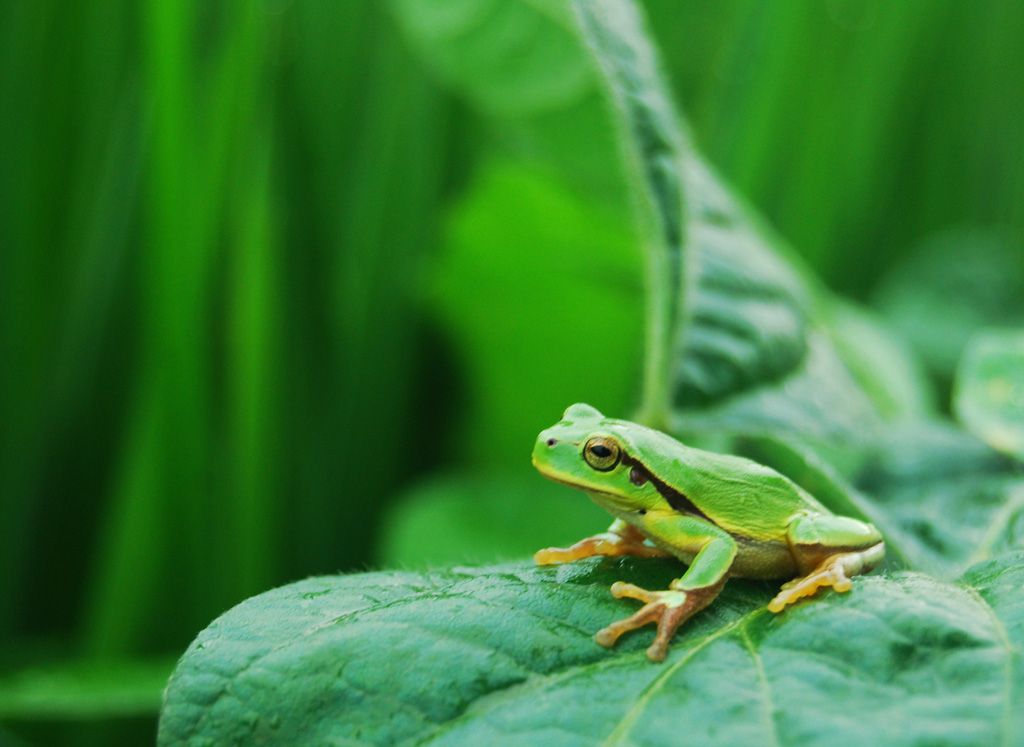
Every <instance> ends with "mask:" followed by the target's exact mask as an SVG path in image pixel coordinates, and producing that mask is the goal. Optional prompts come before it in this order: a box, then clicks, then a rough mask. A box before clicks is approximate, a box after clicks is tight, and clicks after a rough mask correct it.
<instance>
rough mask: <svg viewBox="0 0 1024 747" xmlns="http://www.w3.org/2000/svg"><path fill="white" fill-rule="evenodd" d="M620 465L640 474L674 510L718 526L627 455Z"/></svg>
mask: <svg viewBox="0 0 1024 747" xmlns="http://www.w3.org/2000/svg"><path fill="white" fill-rule="evenodd" d="M622 463H623V464H624V465H626V466H627V467H630V468H631V469H635V470H638V471H639V472H641V473H642V474H643V476H644V477H646V478H647V479H648V480H649V481H650V483H651V485H653V486H654V489H655V490H657V491H658V493H659V494H660V495H661V497H662V498H664V499H665V502H666V503H668V505H669V506H671V507H672V508H673V509H674V510H676V511H678V512H679V513H681V514H687V515H689V516H696V517H697V518H698V519H703V520H704V521H706V522H707V523H708V524H713V525H714V526H716V527H717V526H718V524H716V523H715V522H714V521H712V520H711V518H710V517H709V516H708V515H707V514H706V513H704V512H703V511H701V510H700V509H699V508H697V505H696V504H695V503H694V502H693V501H691V500H690V499H689V498H687V497H686V496H685V495H683V494H682V493H680V492H679V491H678V490H676V489H675V488H673V487H671V486H670V485H668V484H667V483H665V482H664V481H662V480H660V479H659V478H657V477H655V476H654V474H652V473H651V471H650V470H649V469H647V467H645V466H644V465H643V463H642V462H640V461H639V460H637V459H634V458H633V457H631V456H630V455H629V454H625V453H623V455H622Z"/></svg>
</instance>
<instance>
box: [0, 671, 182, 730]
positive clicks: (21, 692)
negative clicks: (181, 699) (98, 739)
mask: <svg viewBox="0 0 1024 747" xmlns="http://www.w3.org/2000/svg"><path fill="white" fill-rule="evenodd" d="M174 664H175V660H174V659H170V658H164V659H138V660H114V661H69V662H65V663H62V664H60V665H56V666H40V667H32V668H28V669H24V670H22V671H20V672H16V673H13V674H7V675H4V676H3V677H0V721H8V722H14V721H59V720H71V721H87V720H98V719H110V718H123V717H128V716H142V715H150V714H155V713H156V712H157V711H158V710H159V708H160V701H161V696H162V694H163V690H164V687H165V686H166V685H167V679H168V678H169V677H170V674H171V672H172V671H173V669H174Z"/></svg>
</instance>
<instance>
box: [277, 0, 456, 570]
mask: <svg viewBox="0 0 1024 747" xmlns="http://www.w3.org/2000/svg"><path fill="white" fill-rule="evenodd" d="M334 7H335V6H333V5H330V4H328V5H319V4H312V5H310V6H308V7H306V8H303V9H302V13H301V14H300V15H301V16H306V14H308V15H309V17H308V18H303V21H304V22H306V23H312V22H314V21H315V20H322V22H323V23H325V24H329V27H330V28H338V31H339V33H341V34H349V33H353V32H352V31H351V30H349V29H345V28H344V27H343V26H341V28H339V26H340V25H341V24H342V23H343V22H344V21H346V20H352V21H353V22H355V23H359V24H361V27H362V29H363V33H362V34H361V36H360V35H357V37H356V38H358V39H359V43H360V46H361V47H362V51H363V56H362V58H361V61H360V65H361V67H360V68H359V69H360V71H361V73H360V75H356V76H352V75H351V73H352V71H351V70H349V71H344V72H346V73H348V77H345V76H342V75H341V73H340V72H335V73H331V74H329V75H328V76H327V77H326V78H324V79H323V80H321V79H320V78H319V72H318V71H319V70H321V69H328V70H333V69H334V65H335V62H334V49H335V48H336V45H337V41H336V38H335V37H334V36H322V35H321V32H319V31H318V32H317V33H314V34H313V35H312V40H313V41H314V42H315V45H314V46H312V47H311V48H304V49H302V50H301V55H300V56H299V58H298V62H299V64H300V65H301V66H302V67H301V68H300V69H301V70H302V71H303V72H304V73H305V75H304V77H303V84H304V85H305V86H309V87H310V88H308V89H306V91H305V92H306V93H307V96H306V98H305V99H304V100H303V101H302V102H301V106H302V110H301V119H300V121H299V124H301V125H302V135H303V136H304V137H307V138H309V143H308V146H309V148H310V149H311V152H313V153H315V154H316V157H315V158H314V159H311V160H310V162H309V163H308V164H307V165H306V166H307V167H306V168H303V164H302V163H293V164H289V165H288V166H287V168H289V169H290V170H292V174H293V178H295V179H296V184H295V194H298V195H302V194H305V190H306V189H308V188H309V185H310V184H313V185H315V187H316V191H315V193H314V195H313V196H314V198H315V199H317V200H321V201H322V202H320V203H319V204H314V205H312V206H308V205H303V209H304V210H307V211H315V212H312V215H311V221H310V222H311V223H314V225H315V227H316V231H315V232H314V233H312V235H306V236H297V237H290V238H291V240H292V241H296V242H297V250H299V249H301V251H302V252H317V253H318V255H319V258H320V261H321V264H320V268H321V269H320V270H318V271H317V272H318V276H317V277H315V278H309V279H308V280H309V282H311V283H312V287H315V288H318V289H319V290H320V291H321V293H322V296H320V297H318V298H317V299H315V302H322V303H323V305H322V306H321V307H316V306H311V305H310V303H311V301H313V300H312V299H309V298H308V294H307V293H305V292H302V291H300V293H301V295H299V296H298V297H296V298H295V299H294V303H295V306H296V313H299V314H308V315H311V316H312V317H313V319H314V320H315V321H314V323H313V324H311V325H308V326H307V330H310V331H312V332H314V333H315V332H316V331H317V330H318V325H320V324H326V328H325V329H324V330H323V335H324V336H323V337H318V336H316V334H313V335H311V337H310V339H308V340H307V341H306V345H305V352H304V354H303V355H304V356H305V358H304V359H302V360H300V361H297V362H296V363H293V364H292V366H293V370H295V369H297V371H295V373H296V375H297V376H298V377H299V379H300V380H302V381H303V382H304V385H303V386H302V388H301V390H299V391H296V392H295V395H294V397H295V400H296V402H297V403H300V407H301V409H298V410H297V413H296V414H300V413H301V414H302V415H303V417H302V419H300V420H298V421H297V422H295V427H296V432H295V437H296V438H297V439H298V442H300V443H301V444H302V446H301V457H300V459H301V463H300V475H299V479H300V480H301V482H302V484H303V489H304V491H305V493H306V495H307V496H308V500H306V501H304V502H303V503H301V504H298V505H294V506H293V507H292V508H293V510H292V511H291V513H290V516H289V518H288V520H289V522H290V523H291V530H290V534H291V536H290V538H289V541H290V550H291V552H292V553H293V558H294V560H293V562H294V563H295V564H296V566H297V567H299V568H316V567H319V568H324V567H332V568H338V567H343V568H349V567H352V566H353V565H355V564H358V563H360V562H362V560H363V559H364V558H365V557H366V555H367V553H368V552H369V549H370V542H371V536H372V535H371V533H370V532H368V531H367V530H368V529H370V528H372V527H373V526H374V525H375V524H376V522H377V521H378V517H379V505H378V504H379V501H380V500H382V499H383V496H387V495H388V493H389V492H390V491H391V490H392V489H393V488H394V487H395V486H396V485H397V484H398V483H399V482H400V481H401V479H402V476H403V475H404V474H407V473H408V471H409V470H410V469H411V468H412V467H413V463H414V461H415V460H414V459H410V458H409V454H408V452H407V450H406V448H405V447H406V444H407V442H408V441H407V439H408V438H409V429H410V428H411V426H412V418H411V417H410V415H411V411H410V403H411V399H410V398H411V396H412V391H413V388H414V386H416V384H417V381H418V377H415V376H412V375H411V372H412V371H414V370H415V367H416V365H417V361H418V358H417V354H418V351H417V349H416V345H415V336H414V335H415V325H416V324H417V315H418V308H417V300H418V299H417V292H418V289H419V283H418V277H419V273H420V271H421V269H422V267H423V257H424V256H426V254H428V253H429V252H430V251H431V249H432V245H433V243H434V242H435V240H436V238H435V237H436V229H437V224H438V217H437V216H438V199H439V193H440V190H441V187H442V184H443V180H444V168H443V165H442V157H443V154H444V152H445V145H446V144H445V138H446V136H447V108H448V107H447V104H446V103H445V102H444V101H443V100H442V99H441V98H440V97H439V96H438V94H437V92H436V91H435V90H434V89H433V87H432V86H430V85H429V83H428V82H427V80H426V78H425V76H424V75H423V74H422V72H421V71H420V70H418V69H417V68H416V66H415V65H413V64H412V63H411V62H410V60H409V58H408V53H407V52H406V51H405V49H404V46H403V44H402V42H401V40H400V39H399V38H398V36H397V34H396V32H395V30H394V29H393V28H392V26H391V24H390V20H389V18H388V17H387V16H386V15H384V9H383V8H382V7H380V6H379V5H377V4H370V5H368V6H365V7H363V9H362V12H359V11H360V9H359V7H358V6H346V7H345V8H344V9H341V10H340V11H339V12H334V10H333V8H334ZM325 8H331V9H332V12H331V13H327V12H326V10H325ZM321 45H322V46H321ZM313 83H316V84H317V85H316V86H313V85H312V84H313ZM328 85H330V86H331V87H330V88H328V87H327V86H328ZM333 86H338V87H340V91H339V90H335V89H334V88H333ZM339 122H345V123H346V126H344V127H342V128H339V126H338V123H339ZM325 198H329V199H325ZM296 271H297V272H299V273H301V272H303V271H304V268H298V267H297V268H296ZM300 277H301V275H300ZM321 314H322V315H323V316H322V317H321V316H320V315H321ZM356 443H367V444H373V446H372V448H369V449H360V448H355V444H356ZM359 475H372V476H373V484H374V488H373V490H374V493H375V495H376V496H378V498H376V499H374V500H364V499H363V498H362V497H360V496H362V495H363V493H364V491H365V485H364V483H363V482H362V480H357V481H356V482H355V483H353V479H354V477H355V476H359ZM339 493H340V494H339ZM346 528H347V529H346Z"/></svg>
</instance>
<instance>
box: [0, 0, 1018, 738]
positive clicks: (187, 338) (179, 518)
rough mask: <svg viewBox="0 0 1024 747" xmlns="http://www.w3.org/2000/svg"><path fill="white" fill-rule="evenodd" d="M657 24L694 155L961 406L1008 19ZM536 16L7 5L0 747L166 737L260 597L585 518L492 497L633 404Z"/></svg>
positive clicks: (669, 4)
mask: <svg viewBox="0 0 1024 747" xmlns="http://www.w3.org/2000/svg"><path fill="white" fill-rule="evenodd" d="M643 5H644V7H645V9H646V10H647V13H648V16H649V20H650V23H649V28H650V29H651V31H652V32H653V34H654V35H655V37H656V42H657V43H658V45H659V46H660V49H661V51H662V54H663V58H664V62H665V64H666V68H667V70H666V72H667V77H668V78H669V80H670V82H671V83H672V84H673V86H674V88H675V91H674V92H675V95H676V98H677V100H678V101H679V102H680V103H681V105H682V108H683V110H684V111H685V113H686V115H687V119H688V122H689V124H690V126H691V129H692V135H693V138H694V140H695V142H696V143H697V145H698V146H699V148H700V149H701V150H702V152H703V153H704V154H706V156H707V157H708V160H709V161H710V162H711V163H712V164H714V165H715V166H716V167H717V168H718V169H719V170H720V171H721V172H722V174H723V175H724V176H725V177H726V179H727V180H728V181H730V182H731V183H732V184H733V185H734V186H735V187H736V189H737V191H738V192H739V193H740V194H743V195H744V196H745V197H747V198H748V199H749V200H750V201H751V202H752V203H753V204H754V205H756V206H757V207H758V208H759V209H760V210H761V211H762V212H763V213H765V214H766V215H767V216H768V217H769V218H770V220H771V221H772V222H773V224H774V226H775V228H776V229H777V230H778V231H779V232H780V233H781V234H782V235H783V236H785V237H786V238H787V239H788V240H789V241H790V243H791V244H792V245H793V246H794V247H795V248H796V249H797V251H798V252H799V253H800V254H801V255H802V257H803V260H804V262H805V263H806V265H807V266H808V268H809V269H810V271H811V272H813V273H815V274H817V275H818V276H820V277H821V278H823V279H824V281H825V282H826V283H827V284H828V285H829V286H830V287H831V288H833V289H834V290H836V291H838V292H839V293H841V294H845V295H847V296H850V297H853V298H856V299H860V300H865V301H868V302H869V303H871V304H872V305H873V306H874V307H875V308H876V310H877V311H878V313H879V314H881V315H884V316H888V318H889V321H890V323H891V324H893V325H894V326H895V327H897V328H898V329H900V330H901V331H902V332H903V333H904V334H905V335H906V336H907V339H909V340H910V341H911V342H912V343H913V344H914V346H915V348H916V349H917V350H918V352H919V353H920V354H921V356H922V358H923V359H924V361H925V362H926V364H927V365H928V366H929V370H930V372H931V374H932V376H933V378H934V381H935V384H936V392H937V398H936V401H937V402H938V403H939V405H940V406H941V407H946V401H947V394H948V391H947V388H948V385H949V382H950V380H951V378H952V373H953V367H954V366H955V364H956V360H957V359H958V358H959V354H960V351H961V350H962V348H963V345H964V344H965V342H966V338H967V336H968V335H969V334H970V332H971V331H972V330H974V329H976V328H978V327H979V326H982V325H985V324H1002V325H1012V324H1020V323H1022V322H1024V302H1022V298H1024V252H1022V251H1021V248H1020V247H1021V241H1022V235H1024V138H1022V137H1021V135H1020V133H1021V132H1024V67H1022V66H1021V64H1020V60H1019V50H1020V49H1021V48H1022V47H1024V14H1022V12H1021V11H1020V10H1019V7H1018V5H1017V4H1016V3H1012V2H1009V0H988V1H987V2H979V3H957V2H954V1H953V0H930V1H929V2H924V1H923V0H921V1H915V0H901V2H889V3H882V2H854V1H847V2H844V1H842V0H820V1H815V2H797V1H796V0H793V1H789V0H783V1H780V2H773V3H762V2H758V1H757V0H729V1H728V2H712V0H688V1H687V2H677V1H676V0H648V1H647V2H644V3H643ZM558 7H560V4H559V3H554V2H540V1H539V0H538V1H537V2H534V3H511V2H501V1H497V0H496V1H495V2H490V3H488V2H476V3H451V2H440V0H431V1H430V2H426V1H419V2H415V1H414V0H393V2H387V3H385V2H377V0H347V1H346V2H337V1H333V0H332V1H328V0H293V1H292V2H281V1H273V2H272V1H268V0H265V1H264V2H242V1H240V0H238V1H233V2H225V3H220V4H214V5H209V4H205V3H198V2H194V0H187V1H186V0H179V1H178V2H174V3H171V2H159V1H157V0H152V1H149V2H144V3H131V2H127V1H126V0H93V1H92V2H79V1H77V0H76V1H74V2H70V1H65V2H47V1H45V0H44V1H42V2H26V1H24V0H5V2H3V3H2V4H0V132H2V133H3V134H2V137H0V512H2V513H0V724H2V725H0V741H2V740H3V739H5V738H11V739H20V740H23V741H24V742H25V743H28V744H35V743H54V742H57V743H63V742H66V743H80V744H90V743H97V744H115V743H117V742H118V741H121V742H123V743H125V744H132V743H138V742H139V741H140V739H141V740H148V739H151V735H152V733H153V729H154V727H153V718H154V717H155V713H156V708H157V707H158V704H159V693H160V689H161V688H162V686H163V682H164V681H165V679H166V677H167V675H168V674H169V672H170V669H171V667H172V665H173V660H174V658H175V656H176V655H177V654H178V653H180V651H181V650H183V648H184V647H185V645H186V644H187V643H188V641H189V640H191V639H192V638H193V636H194V635H195V633H196V632H197V631H198V630H199V629H201V628H202V627H203V626H205V625H206V623H207V622H208V621H209V620H210V619H211V618H213V617H214V616H216V615H217V614H219V613H220V612H222V611H223V610H225V609H226V608H228V607H230V606H232V605H234V604H236V603H237V602H239V601H241V600H242V599H244V598H246V597H248V596H250V595H252V594H254V593H256V592H259V591H262V590H264V589H266V588H269V587H271V586H274V585H277V584H280V583H283V582H286V581H288V580H293V579H297V578H302V577H304V576H307V575H311V574H322V573H330V572H335V571H339V570H352V569H360V568H365V567H366V566H367V565H372V564H379V563H384V562H387V563H389V564H395V563H408V564H417V563H422V562H425V561H427V560H450V559H453V558H457V557H459V556H460V553H463V554H464V555H465V559H468V560H493V559H497V558H503V557H521V556H522V555H523V554H525V553H526V552H527V551H528V550H529V549H532V548H531V547H522V546H520V545H518V544H516V543H515V542H513V541H511V540H508V541H507V543H505V544H502V540H501V537H502V536H506V535H515V534H516V532H520V533H521V534H522V536H525V537H531V538H532V537H535V538H536V540H535V543H534V544H535V545H536V546H537V547H539V546H542V545H544V544H550V543H557V542H560V541H566V540H570V539H573V538H574V535H576V534H577V533H578V532H579V531H584V530H585V528H587V527H590V526H593V527H597V526H600V525H601V524H602V523H605V522H606V520H605V517H603V516H600V515H597V514H596V512H595V513H587V509H586V508H584V505H585V504H579V503H578V502H577V501H575V500H573V498H571V497H568V496H563V495H562V493H561V492H558V491H552V492H551V494H550V495H551V501H553V504H552V505H553V508H552V514H551V515H548V516H525V517H524V516H521V515H519V514H517V513H516V511H515V505H514V502H510V501H509V500H508V496H513V497H514V496H515V495H518V494H523V492H524V491H531V490H532V491H539V490H548V489H549V488H548V486H546V485H543V484H539V483H538V481H537V480H536V479H534V476H533V475H531V474H530V470H531V468H530V467H529V464H528V461H527V456H526V455H527V454H528V452H529V448H530V444H531V442H532V437H533V435H534V434H535V432H536V431H537V430H539V429H540V428H541V427H543V426H546V425H548V424H550V423H551V422H553V421H554V420H555V419H557V417H558V415H559V414H560V412H561V411H562V409H563V408H564V407H565V406H566V405H567V404H569V403H570V402H572V401H578V400H582V401H589V402H591V403H592V404H594V405H596V406H598V407H599V408H601V409H602V410H604V411H606V412H609V413H615V414H622V415H626V414H628V413H630V412H631V411H632V409H633V408H635V407H636V406H637V405H638V404H639V403H638V389H637V382H638V380H639V370H640V356H641V351H642V346H643V341H642V339H641V338H642V312H643V300H642V295H641V293H642V276H641V270H642V259H641V254H640V249H639V247H638V246H637V245H636V241H635V238H634V235H633V229H632V224H631V214H630V205H629V204H628V200H627V197H626V195H625V193H624V192H623V190H622V180H621V178H620V174H619V168H620V167H619V163H618V160H617V159H618V153H617V151H616V147H615V145H614V143H613V141H612V139H611V137H609V133H608V131H607V128H606V127H605V126H604V125H603V123H604V122H605V117H606V114H605V110H604V103H603V101H601V99H600V97H599V95H598V93H597V91H596V88H595V87H594V85H593V82H592V80H591V79H590V78H589V77H588V74H587V71H586V70H582V69H581V70H578V71H575V72H574V71H572V70H570V71H569V72H568V73H565V72H564V66H560V65H558V64H556V63H558V62H559V57H558V56H559V50H560V46H559V44H560V41H561V40H560V37H559V35H558V31H557V28H558V27H557V24H551V23H547V22H545V21H544V19H545V17H546V16H547V15H548V14H550V13H555V14H556V15H557V13H558V12H559V11H558V10H557V8H558ZM460 13H462V14H467V13H468V14H471V13H476V14H478V17H475V18H468V19H467V17H466V16H465V15H463V16H461V17H460ZM449 29H461V30H462V32H460V34H459V35H457V36H455V37H454V38H453V39H452V40H451V48H452V50H453V52H452V54H451V56H449V57H446V56H438V55H437V54H436V53H432V52H431V51H430V50H436V49H437V48H438V45H436V44H431V43H428V42H429V41H430V39H431V38H432V37H435V36H438V35H442V36H443V35H444V34H445V33H446V30H449ZM466 29H469V31H468V32H465V30H466ZM474 29H477V30H479V29H484V30H485V31H486V33H473V30H474ZM467 59H470V60H472V59H479V63H478V64H476V65H467V64H466V60H467ZM524 69H525V70H526V71H527V73H526V74H524V72H523V71H524ZM552 70H559V71H562V73H561V74H559V75H552V74H551V71H552ZM504 72H507V73H508V74H507V76H503V73H504ZM503 80H504V81H507V82H506V83H505V84H504V85H502V81H503ZM509 486H514V487H509ZM437 495H442V496H443V498H442V500H447V501H450V502H452V503H453V506H454V507H455V509H457V510H447V511H445V510H437V506H438V500H437V497H436V496H437ZM432 496H433V497H432ZM563 500H564V503H559V501H563ZM513 501H514V498H513ZM577 508H578V509H579V510H578V511H577ZM432 511H434V513H431V512H432ZM403 513H405V514H409V513H417V515H418V516H422V517H425V518H423V519H422V520H419V519H418V520H417V521H420V523H421V525H431V517H434V518H433V524H432V526H433V528H434V531H432V532H418V533H416V534H415V536H403V535H402V534H401V528H400V527H401V526H402V524H401V522H397V521H395V517H397V516H401V515H402V514H403ZM453 515H454V516H459V517H461V518H460V521H464V522H465V524H464V526H461V527H453V526H452V519H451V517H452V516H453ZM576 522H578V525H577V524H576ZM392 525H394V526H396V527H399V528H397V529H390V528H389V527H391V526H392ZM406 526H407V524H406ZM510 526H511V527H514V528H515V531H504V530H506V528H508V527H510ZM467 527H469V529H467ZM474 527H475V528H477V529H478V530H479V531H478V532H477V534H479V533H480V532H483V533H485V534H486V532H488V531H490V532H492V533H493V534H494V535H495V536H496V537H497V538H498V539H496V540H495V542H494V555H493V557H483V556H484V555H485V554H486V553H485V551H483V550H481V549H479V548H474V549H473V550H472V551H469V550H463V549H462V547H461V546H458V545H456V546H454V547H453V544H455V543H454V541H453V540H452V539H450V538H451V537H452V536H457V535H458V534H459V531H461V532H462V533H463V534H465V533H467V532H468V533H471V532H472V531H473V529H474ZM553 528H555V529H558V533H557V534H556V533H554V532H553ZM481 547H486V545H483V543H481Z"/></svg>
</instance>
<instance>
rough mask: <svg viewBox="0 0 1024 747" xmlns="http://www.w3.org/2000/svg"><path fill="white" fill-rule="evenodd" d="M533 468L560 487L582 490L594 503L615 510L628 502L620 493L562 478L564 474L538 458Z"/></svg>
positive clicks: (535, 459) (534, 459)
mask: <svg viewBox="0 0 1024 747" xmlns="http://www.w3.org/2000/svg"><path fill="white" fill-rule="evenodd" d="M533 466H534V467H536V468H537V471H538V472H540V473H541V474H542V475H544V477H546V478H547V479H549V480H551V482H557V483H559V484H560V485H567V486H568V487H570V488H574V489H575V490H582V491H583V492H584V493H586V494H587V495H589V496H590V497H591V498H592V499H594V501H596V502H597V503H598V504H599V505H601V504H605V503H607V504H610V505H612V506H614V507H615V508H622V506H621V503H622V502H623V501H624V500H628V499H627V498H626V496H623V495H620V494H619V493H613V492H611V491H609V490H607V489H605V488H603V487H596V486H593V485H585V484H583V483H581V482H580V481H579V480H568V479H566V478H564V477H563V476H562V474H563V473H561V472H559V471H558V470H557V469H555V468H554V467H552V466H551V465H550V464H544V463H543V462H538V461H537V458H536V457H534V458H533ZM602 499H605V500H602Z"/></svg>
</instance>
